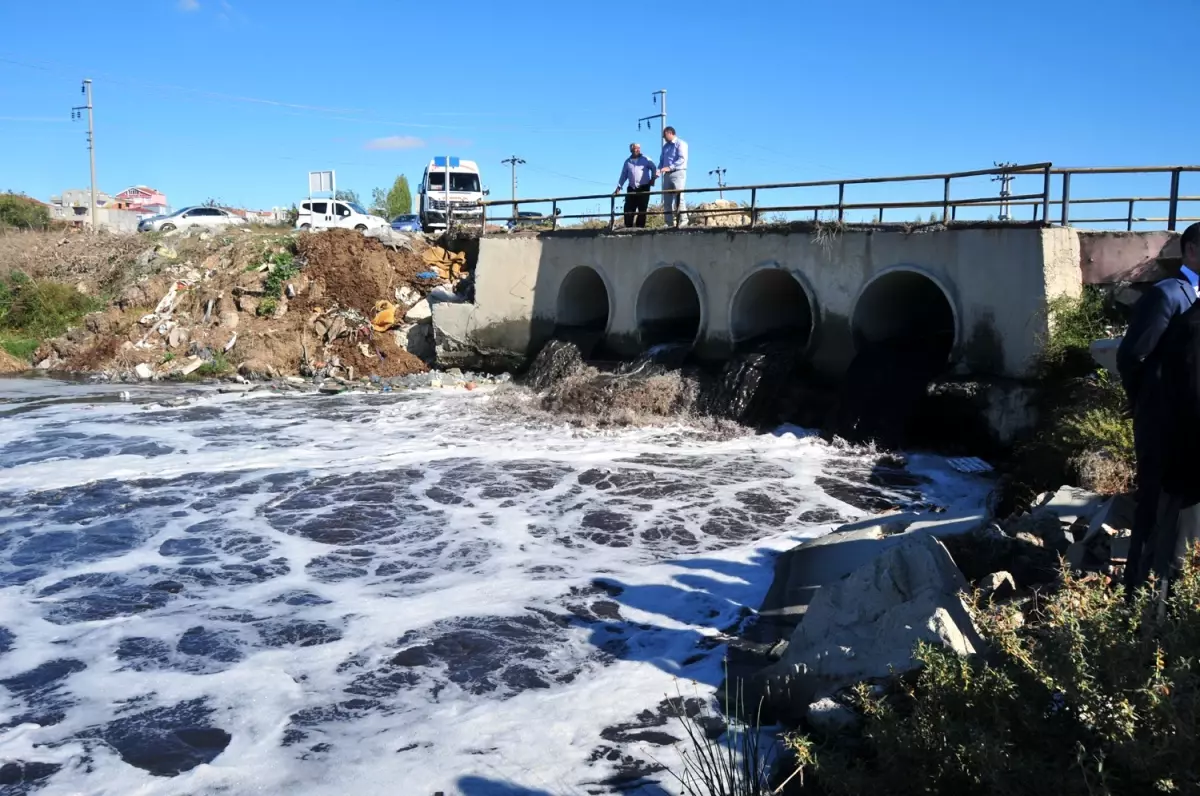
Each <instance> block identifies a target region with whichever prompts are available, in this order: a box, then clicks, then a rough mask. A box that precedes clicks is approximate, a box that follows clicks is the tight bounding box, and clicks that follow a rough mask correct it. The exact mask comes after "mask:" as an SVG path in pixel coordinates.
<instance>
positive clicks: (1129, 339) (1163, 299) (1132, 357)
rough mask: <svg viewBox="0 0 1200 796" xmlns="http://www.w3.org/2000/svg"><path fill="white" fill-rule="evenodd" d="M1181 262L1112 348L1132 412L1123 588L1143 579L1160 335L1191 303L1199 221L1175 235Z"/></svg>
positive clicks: (1157, 465) (1155, 449) (1152, 492)
mask: <svg viewBox="0 0 1200 796" xmlns="http://www.w3.org/2000/svg"><path fill="white" fill-rule="evenodd" d="M1179 247H1180V250H1181V252H1182V255H1183V262H1182V265H1181V267H1180V269H1179V271H1178V273H1176V274H1175V275H1173V276H1169V277H1167V278H1166V279H1162V280H1160V281H1158V282H1156V283H1155V284H1154V286H1153V287H1151V288H1150V290H1148V291H1147V292H1146V293H1145V294H1144V295H1143V296H1142V297H1141V298H1140V299H1139V300H1138V303H1137V306H1136V307H1135V308H1134V312H1133V320H1132V321H1130V323H1129V330H1128V331H1127V332H1126V333H1125V338H1124V339H1123V340H1122V341H1121V345H1120V347H1119V348H1118V349H1117V370H1118V371H1119V372H1120V374H1121V384H1122V385H1123V386H1124V387H1125V394H1126V395H1127V396H1128V398H1129V407H1130V410H1131V412H1132V413H1133V450H1134V455H1135V457H1136V458H1137V491H1136V493H1135V498H1136V500H1137V509H1136V511H1135V513H1134V517H1133V538H1132V539H1131V544H1130V546H1129V561H1128V563H1127V564H1126V566H1125V592H1126V596H1127V597H1129V596H1132V593H1133V591H1134V590H1135V589H1136V588H1137V587H1138V586H1140V585H1141V584H1142V583H1143V582H1144V581H1145V579H1146V575H1147V564H1148V562H1146V561H1145V560H1144V556H1143V547H1144V545H1145V543H1146V540H1147V539H1148V538H1149V535H1150V533H1151V531H1152V530H1153V528H1154V524H1155V521H1156V517H1157V513H1158V495H1159V491H1160V489H1161V488H1162V471H1163V434H1165V433H1166V428H1165V427H1164V416H1165V405H1164V396H1163V390H1162V378H1161V357H1162V353H1163V346H1162V345H1161V343H1162V340H1163V333H1164V332H1166V330H1167V327H1168V326H1169V325H1170V323H1171V321H1172V320H1174V319H1175V318H1177V317H1179V316H1180V315H1182V314H1183V313H1184V312H1186V311H1187V310H1188V309H1190V308H1191V306H1192V304H1193V303H1194V302H1195V301H1196V279H1197V277H1196V274H1197V272H1200V223H1198V224H1192V225H1191V226H1190V227H1188V228H1187V229H1186V230H1184V233H1183V235H1182V236H1181V237H1180V239H1179Z"/></svg>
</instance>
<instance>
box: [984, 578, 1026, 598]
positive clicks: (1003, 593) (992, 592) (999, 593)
mask: <svg viewBox="0 0 1200 796" xmlns="http://www.w3.org/2000/svg"><path fill="white" fill-rule="evenodd" d="M978 586H979V590H980V591H981V592H983V593H984V594H985V595H986V596H988V597H990V598H992V599H993V600H1004V599H1007V598H1009V597H1011V596H1013V594H1015V593H1016V591H1017V582H1016V581H1015V580H1013V576H1012V575H1011V574H1010V573H1008V572H1004V571H1001V572H993V573H992V574H990V575H988V576H987V577H984V578H980V580H979V583H978Z"/></svg>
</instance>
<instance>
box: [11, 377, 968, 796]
mask: <svg viewBox="0 0 1200 796" xmlns="http://www.w3.org/2000/svg"><path fill="white" fill-rule="evenodd" d="M118 392H119V391H118V390H112V389H108V388H99V387H94V386H87V387H85V386H80V385H62V384H56V383H52V382H46V381H40V382H31V381H16V380H8V381H0V401H3V403H0V628H3V631H0V766H2V765H3V764H5V763H9V764H10V767H9V768H8V769H7V771H8V774H9V776H16V774H14V772H17V771H19V772H21V773H20V776H24V777H25V778H26V779H31V780H33V781H34V783H36V784H29V783H27V784H24V785H11V786H10V787H12V788H13V789H14V792H17V793H19V792H25V791H26V790H29V791H30V792H32V790H33V789H35V788H36V787H38V786H40V790H38V791H37V792H38V793H46V794H59V793H61V794H68V793H97V794H99V793H106V794H131V793H139V794H201V793H230V794H241V793H288V794H329V793H355V794H398V793H403V794H432V793H434V792H435V791H439V790H441V791H444V792H445V793H447V794H455V793H461V794H466V795H467V796H479V795H480V794H489V793H490V794H514V793H528V794H540V793H546V794H561V793H589V792H608V791H609V789H610V788H611V787H612V786H613V783H614V782H615V780H613V779H612V777H614V776H617V775H620V774H622V773H624V774H625V775H626V776H630V777H632V776H636V774H637V773H638V772H639V771H642V772H652V771H653V770H654V769H655V768H657V766H656V764H655V761H661V762H663V763H666V764H668V765H669V764H672V763H673V762H675V761H677V757H676V754H675V752H674V751H673V749H672V748H671V747H670V746H662V745H654V744H652V743H649V742H646V741H637V740H633V741H630V740H628V736H629V735H630V733H624V734H623V731H621V730H620V729H619V728H620V727H621V726H624V725H630V724H631V723H634V724H636V722H637V717H638V716H639V714H642V713H643V712H644V711H647V710H649V711H651V712H653V711H654V710H655V709H656V706H658V705H659V703H661V701H662V700H663V698H664V697H665V696H668V695H672V696H673V695H675V694H676V692H677V690H683V691H684V692H685V693H686V694H693V693H695V694H697V695H699V696H700V697H701V698H708V697H710V696H711V695H712V694H713V692H714V689H715V687H716V686H717V685H718V683H719V682H720V679H721V671H722V663H721V661H722V655H723V647H722V646H721V645H720V644H719V643H717V641H716V638H715V637H716V636H717V634H718V633H719V632H720V631H722V630H726V629H730V628H733V627H735V626H737V625H738V624H739V622H742V621H744V617H745V613H746V611H745V609H746V607H747V606H748V607H751V608H753V607H755V606H757V605H758V603H759V602H760V601H761V599H762V596H763V594H764V593H765V592H766V590H767V588H768V587H769V585H770V580H771V574H772V557H773V555H774V553H775V552H776V551H778V550H781V549H785V548H787V547H789V546H791V545H793V544H795V542H796V541H797V540H799V539H802V538H805V537H809V536H813V535H817V534H820V533H824V532H826V531H828V530H829V529H830V528H831V527H833V525H835V524H836V523H837V522H839V521H845V520H850V519H854V518H857V517H861V516H864V515H865V514H866V512H865V511H864V510H863V509H862V508H855V507H854V506H852V505H850V504H849V503H847V502H844V501H843V500H839V499H838V498H837V497H834V496H833V495H841V494H842V492H841V491H840V490H841V489H843V488H849V489H851V491H853V492H855V493H856V494H858V495H859V498H861V500H859V499H858V498H856V499H855V501H854V502H856V503H859V505H860V506H866V505H874V504H875V503H878V504H880V505H882V504H886V503H889V502H891V503H895V504H903V503H905V502H919V501H921V500H929V501H932V502H935V503H938V504H940V505H956V506H958V505H961V506H966V505H977V504H978V503H979V502H980V501H981V500H982V498H983V495H984V493H985V492H986V488H987V485H986V484H985V483H983V482H981V481H979V480H977V479H970V478H965V477H962V476H958V475H957V474H954V473H952V472H951V471H950V470H949V469H948V468H946V467H945V466H944V463H943V462H941V460H940V459H938V458H936V457H914V458H913V460H912V462H911V463H910V467H909V470H910V472H915V473H918V474H920V476H921V477H920V479H914V480H919V483H915V484H914V485H912V486H911V487H907V488H901V487H896V486H871V485H869V484H868V483H867V482H868V479H869V477H870V471H871V464H872V462H871V460H868V459H865V458H864V457H862V456H861V455H854V454H851V453H847V452H845V451H842V450H839V449H837V448H834V447H831V446H829V445H826V444H825V443H823V442H821V441H820V440H818V439H816V438H815V437H811V436H807V435H805V434H803V432H799V433H797V432H798V430H789V429H783V430H781V431H780V432H778V433H776V434H770V435H744V436H738V437H734V438H732V439H714V438H713V437H712V436H711V435H710V434H707V433H706V432H705V431H703V430H702V429H700V428H698V427H690V426H687V425H683V424H680V425H676V426H671V427H664V428H653V429H628V430H623V431H611V432H603V433H602V432H587V431H581V430H578V429H575V428H572V427H569V426H567V425H565V424H564V425H547V424H545V423H542V422H540V421H539V422H538V423H537V424H533V423H518V422H516V420H514V418H512V417H511V416H509V415H505V416H500V415H497V414H496V413H493V412H490V411H489V409H488V403H489V397H488V396H487V395H485V394H480V393H466V392H440V391H430V392H425V393H422V394H416V393H412V394H402V395H395V394H393V395H384V396H361V395H359V396H355V395H341V396H329V397H326V396H321V397H311V396H304V397H300V396H274V395H269V394H264V393H255V394H251V395H218V394H216V393H215V392H212V391H192V392H190V393H186V394H187V395H188V396H189V401H188V403H187V404H186V405H183V406H167V405H164V403H163V402H166V401H168V400H169V399H172V398H174V397H176V396H178V395H180V394H184V393H182V392H181V391H168V390H158V391H150V390H142V391H140V392H137V391H135V395H134V396H133V397H134V400H133V401H120V400H119V399H118V398H117V393H118ZM873 501H874V502H873ZM693 683H695V685H693ZM614 728H617V729H614ZM658 730H659V731H660V732H661V733H667V734H668V735H671V734H673V735H674V736H675V737H681V733H680V732H679V730H678V728H676V727H674V726H672V725H671V724H670V723H668V724H666V725H664V726H662V727H659V728H658ZM633 735H636V733H633ZM623 739H624V740H623ZM659 740H661V739H659ZM14 764H15V765H17V766H19V769H14V768H12V767H11V766H12V765H14ZM639 767H640V768H639ZM4 771H5V769H2V768H0V777H2V776H4ZM631 772H632V773H631ZM656 779H657V780H659V781H660V782H661V787H662V788H665V789H666V792H673V791H672V790H671V784H670V780H669V778H666V777H665V776H664V775H662V774H661V773H659V774H653V773H651V774H649V780H656ZM655 787H659V786H655ZM526 789H527V790H526ZM634 792H636V791H634ZM644 792H646V793H650V792H657V793H662V792H664V791H663V790H662V789H659V790H656V791H651V790H649V789H646V790H645V791H644Z"/></svg>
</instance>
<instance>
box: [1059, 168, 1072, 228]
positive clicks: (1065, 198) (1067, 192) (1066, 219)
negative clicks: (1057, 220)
mask: <svg viewBox="0 0 1200 796" xmlns="http://www.w3.org/2000/svg"><path fill="white" fill-rule="evenodd" d="M1061 218H1062V225H1063V226H1064V227H1065V226H1067V225H1068V224H1069V223H1070V221H1071V172H1069V171H1064V172H1063V179H1062V216H1061Z"/></svg>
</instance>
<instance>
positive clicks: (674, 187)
mask: <svg viewBox="0 0 1200 796" xmlns="http://www.w3.org/2000/svg"><path fill="white" fill-rule="evenodd" d="M687 161H688V145H687V142H686V141H684V140H683V139H682V138H680V137H679V136H677V135H675V128H674V127H668V128H667V129H665V130H663V148H662V156H661V157H659V159H658V173H659V174H660V175H662V178H663V183H662V189H663V190H664V191H675V192H677V191H682V190H683V187H684V184H685V183H686V182H687ZM685 207H686V206H685V204H684V201H683V194H681V193H664V194H663V220H664V221H665V222H666V224H667V226H668V227H671V226H675V225H676V224H675V222H677V221H678V223H679V224H686V223H687V219H686V218H685V217H684V212H683V211H684V209H685Z"/></svg>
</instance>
